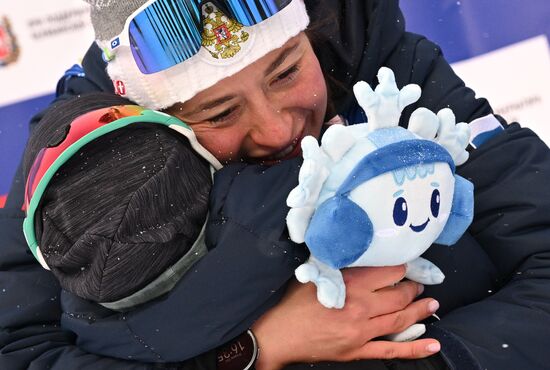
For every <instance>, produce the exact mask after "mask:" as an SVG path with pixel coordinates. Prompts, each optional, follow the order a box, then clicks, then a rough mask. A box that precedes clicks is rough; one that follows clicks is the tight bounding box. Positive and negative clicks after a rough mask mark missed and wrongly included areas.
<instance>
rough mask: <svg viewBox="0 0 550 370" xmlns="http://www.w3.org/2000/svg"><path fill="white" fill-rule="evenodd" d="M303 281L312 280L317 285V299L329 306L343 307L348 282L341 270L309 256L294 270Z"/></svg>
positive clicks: (300, 280)
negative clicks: (346, 282)
mask: <svg viewBox="0 0 550 370" xmlns="http://www.w3.org/2000/svg"><path fill="white" fill-rule="evenodd" d="M294 273H295V275H296V279H298V281H299V282H301V283H309V282H312V283H313V284H315V286H316V287H317V300H318V301H319V302H320V303H321V304H322V305H323V306H325V307H327V308H343V307H344V303H345V301H346V284H344V277H343V276H342V272H340V270H336V269H333V268H332V267H329V266H327V265H325V264H324V263H322V262H321V261H319V260H317V259H316V258H315V257H313V256H311V257H309V260H308V261H307V262H306V263H304V264H302V265H300V266H298V268H297V269H296V271H295V272H294Z"/></svg>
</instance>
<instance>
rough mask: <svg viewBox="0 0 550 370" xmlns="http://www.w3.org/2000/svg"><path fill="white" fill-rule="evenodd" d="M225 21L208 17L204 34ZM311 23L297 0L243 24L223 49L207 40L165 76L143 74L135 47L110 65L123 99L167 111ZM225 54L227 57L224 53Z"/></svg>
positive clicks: (121, 50)
mask: <svg viewBox="0 0 550 370" xmlns="http://www.w3.org/2000/svg"><path fill="white" fill-rule="evenodd" d="M215 10H216V9H215ZM203 14H205V13H204V12H203ZM225 21H227V18H226V17H225V16H223V17H222V14H221V13H220V12H217V11H215V12H213V13H210V14H208V15H207V16H206V18H205V26H204V27H205V31H206V32H208V31H209V29H211V27H212V25H213V24H214V23H216V22H225ZM308 24H309V17H308V15H307V11H306V7H305V5H304V2H303V0H292V2H291V3H290V4H289V5H287V6H286V7H285V8H284V9H282V10H281V11H280V12H278V13H277V14H275V15H273V16H272V17H270V18H268V19H266V20H265V21H263V22H261V23H259V24H257V25H254V26H251V27H245V26H240V25H238V27H237V28H238V29H236V30H234V32H233V33H232V35H233V36H237V37H233V39H232V40H231V42H229V43H225V44H224V45H221V46H222V48H221V49H220V48H219V47H218V48H217V49H216V48H215V47H214V46H215V45H210V46H208V45H206V44H207V42H205V41H204V40H203V47H201V48H200V50H199V52H198V53H197V54H196V55H194V56H193V57H191V58H189V59H188V60H186V61H185V62H182V63H180V64H178V65H176V66H174V67H171V68H169V69H167V70H165V71H162V72H158V73H153V74H149V75H145V74H142V73H141V72H140V70H139V69H138V67H137V65H136V63H135V62H134V59H133V57H132V52H131V50H130V48H129V47H127V46H120V47H119V49H117V54H116V57H115V58H114V59H113V60H112V61H110V62H109V64H108V67H107V73H108V74H109V76H110V77H111V80H113V84H114V86H115V90H116V91H117V93H118V94H119V95H123V96H124V97H126V98H128V99H130V100H132V101H134V102H135V103H137V104H139V105H141V106H143V107H146V108H149V109H155V110H159V109H165V108H168V107H170V106H172V105H174V104H175V103H178V102H181V103H183V102H185V101H187V100H189V99H191V98H192V97H193V96H195V95H196V94H197V93H199V92H201V91H202V90H204V89H206V88H208V87H210V86H212V85H214V84H216V83H217V82H219V81H221V80H222V79H224V78H226V77H229V76H231V75H233V74H235V73H237V72H239V71H240V70H242V69H243V68H244V67H246V66H248V65H250V64H251V63H253V62H255V61H256V60H258V59H259V58H261V57H263V56H264V55H266V54H267V53H269V52H270V51H272V50H275V49H277V48H279V47H281V46H283V45H284V44H285V43H286V42H287V41H288V40H289V39H290V38H292V37H294V36H296V35H298V34H299V33H300V32H301V31H303V30H305V29H306V27H307V25H308ZM99 43H101V42H99ZM205 45H206V46H205ZM100 46H104V45H100ZM221 52H225V54H224V55H221ZM215 56H217V58H216V57H215Z"/></svg>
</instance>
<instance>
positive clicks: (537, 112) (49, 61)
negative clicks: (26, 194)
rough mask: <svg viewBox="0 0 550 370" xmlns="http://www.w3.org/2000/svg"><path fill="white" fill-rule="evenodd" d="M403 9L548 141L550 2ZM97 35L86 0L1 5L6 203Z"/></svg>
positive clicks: (477, 84)
mask: <svg viewBox="0 0 550 370" xmlns="http://www.w3.org/2000/svg"><path fill="white" fill-rule="evenodd" d="M357 1H362V0H357ZM401 7H402V9H403V11H404V13H405V18H406V20H407V23H406V24H407V29H408V30H409V31H412V32H416V33H420V34H423V35H426V36H427V37H428V38H429V39H431V40H433V41H435V42H436V43H438V44H439V45H441V47H442V49H443V51H444V55H445V57H446V58H447V60H449V61H450V62H452V63H453V68H455V71H456V72H457V73H458V74H459V75H460V76H461V77H462V78H463V79H464V80H465V81H466V84H467V85H469V86H470V87H472V88H474V90H476V92H477V94H478V96H483V97H486V98H488V99H489V101H490V102H491V104H492V106H493V107H494V108H495V110H496V112H497V113H500V114H502V115H503V116H505V117H506V118H507V119H508V120H509V121H514V120H517V121H520V122H521V123H522V124H523V125H524V126H528V127H531V128H532V129H533V130H535V131H536V132H537V133H538V134H539V135H540V136H541V137H543V139H544V140H545V141H546V142H547V143H550V89H549V88H550V48H549V46H548V40H549V38H550V1H549V0H529V1H525V0H461V1H456V0H454V1H450V0H401ZM92 40H93V32H92V29H91V26H90V24H89V19H88V7H87V5H86V4H85V3H84V2H83V1H81V0H50V1H43V0H24V1H2V2H1V3H0V87H1V89H0V207H2V206H3V204H4V201H5V195H6V194H7V192H8V190H9V188H10V185H11V182H12V179H13V175H14V173H15V170H16V167H17V165H18V162H19V160H20V157H21V154H22V152H23V148H24V145H25V142H26V140H27V136H28V122H29V119H30V118H31V117H32V116H33V115H34V114H35V113H37V112H39V111H40V110H42V109H43V108H44V107H46V106H47V105H48V104H49V102H50V101H51V100H52V99H53V96H54V92H55V87H56V84H57V81H58V79H59V78H60V77H61V76H62V75H63V74H64V72H65V71H66V70H67V69H69V68H70V67H71V66H72V65H73V64H75V63H79V62H80V59H81V58H82V57H83V56H84V53H85V51H86V50H87V48H88V47H89V45H90V43H91V42H92Z"/></svg>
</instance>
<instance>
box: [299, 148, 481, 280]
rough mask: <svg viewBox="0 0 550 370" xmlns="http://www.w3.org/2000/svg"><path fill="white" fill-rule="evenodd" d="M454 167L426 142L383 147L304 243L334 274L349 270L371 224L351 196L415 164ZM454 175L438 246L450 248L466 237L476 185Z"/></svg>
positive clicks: (318, 217) (322, 212)
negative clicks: (372, 181)
mask: <svg viewBox="0 0 550 370" xmlns="http://www.w3.org/2000/svg"><path fill="white" fill-rule="evenodd" d="M437 162H443V163H447V164H448V165H449V167H450V168H451V171H452V173H453V174H454V173H455V163H454V161H453V159H452V157H451V155H450V154H449V152H447V150H445V149H444V148H443V147H442V146H441V145H439V144H437V143H434V142H432V141H428V140H420V139H412V140H404V141H399V142H395V143H392V144H388V145H386V146H383V147H381V148H379V149H376V150H375V151H373V152H371V153H369V154H368V155H366V156H365V157H364V158H363V159H361V161H360V162H359V163H358V164H357V165H356V166H355V167H354V168H353V170H352V171H351V173H350V174H349V175H348V176H347V177H346V179H345V180H344V182H343V183H342V185H341V186H340V187H339V188H338V190H337V191H336V194H335V195H334V196H332V197H330V198H329V199H327V200H325V201H324V202H323V203H322V204H321V205H319V207H318V208H317V210H316V211H315V213H314V215H313V217H312V219H311V222H310V224H309V227H308V229H307V231H306V235H305V242H306V244H307V246H308V248H309V249H310V250H311V252H312V254H313V255H315V257H316V258H317V259H319V260H320V261H321V262H323V263H325V264H327V265H329V266H330V267H332V268H334V269H340V268H343V267H346V266H349V265H350V264H351V263H353V262H354V261H355V260H357V259H358V258H359V257H360V256H361V255H363V253H364V252H365V251H366V250H367V249H368V248H369V245H370V244H371V241H372V238H373V225H372V222H371V220H370V219H369V216H368V215H367V213H366V212H365V210H364V209H362V208H361V207H360V206H358V205H357V204H356V203H355V202H353V201H352V200H350V199H349V194H350V192H351V191H352V190H354V189H355V188H357V187H358V186H359V185H361V184H363V183H365V182H367V181H368V180H370V179H372V178H374V177H377V176H379V175H382V174H384V173H387V172H390V171H394V170H398V169H400V168H405V167H409V166H414V165H417V164H420V163H422V164H429V163H437ZM454 176H455V189H454V196H453V204H452V209H451V214H450V215H449V219H448V221H447V223H446V225H445V228H444V230H443V231H442V232H441V234H440V236H439V238H438V239H437V240H436V243H439V244H445V245H451V244H454V243H455V242H456V241H457V240H458V238H459V237H460V236H461V235H462V234H463V233H464V231H465V230H466V228H467V227H468V225H469V224H470V223H471V220H472V217H473V199H472V197H471V196H468V194H471V192H472V191H473V185H472V183H470V182H469V181H467V180H466V179H464V178H462V177H460V176H458V175H456V174H455V175H454Z"/></svg>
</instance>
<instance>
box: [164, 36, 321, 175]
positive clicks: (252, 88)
mask: <svg viewBox="0 0 550 370" xmlns="http://www.w3.org/2000/svg"><path fill="white" fill-rule="evenodd" d="M326 107H327V88H326V84H325V80H324V77H323V73H322V72H321V67H320V65H319V61H318V60H317V57H316V56H315V54H314V52H313V49H312V47H311V44H310V42H309V40H308V38H307V37H306V35H305V34H304V33H301V34H299V35H298V36H296V37H294V38H292V39H290V40H289V41H288V42H287V43H286V44H285V45H283V47H281V48H279V49H276V50H274V51H272V52H270V53H268V54H267V55H265V56H264V57H262V58H260V59H259V60H258V61H256V62H254V63H252V64H251V65H249V66H247V67H245V68H244V69H243V70H241V71H240V72H239V73H237V74H235V75H233V76H230V77H228V78H225V79H224V80H222V81H220V82H218V83H217V84H216V85H214V86H212V87H210V88H208V89H206V90H203V91H201V92H200V93H199V94H197V95H196V96H194V97H193V98H192V99H190V100H188V101H186V102H185V103H183V104H176V105H174V106H173V107H171V108H169V109H168V110H167V112H168V113H169V114H172V115H175V116H176V117H178V118H179V119H181V120H182V121H184V122H185V123H187V124H188V125H190V126H191V127H192V128H193V131H194V132H195V134H196V135H197V139H198V140H199V142H200V143H201V144H202V145H203V146H204V147H206V149H208V150H209V151H210V152H211V153H212V154H213V155H214V156H216V157H217V158H218V160H220V161H221V162H222V163H227V162H235V161H240V160H244V161H247V162H255V163H266V164H273V163H276V162H278V161H280V160H285V159H289V158H292V157H296V156H297V155H299V154H300V142H301V139H302V138H303V137H304V136H306V135H313V136H315V137H319V134H320V131H321V126H322V124H323V121H324V117H325V111H326Z"/></svg>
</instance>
